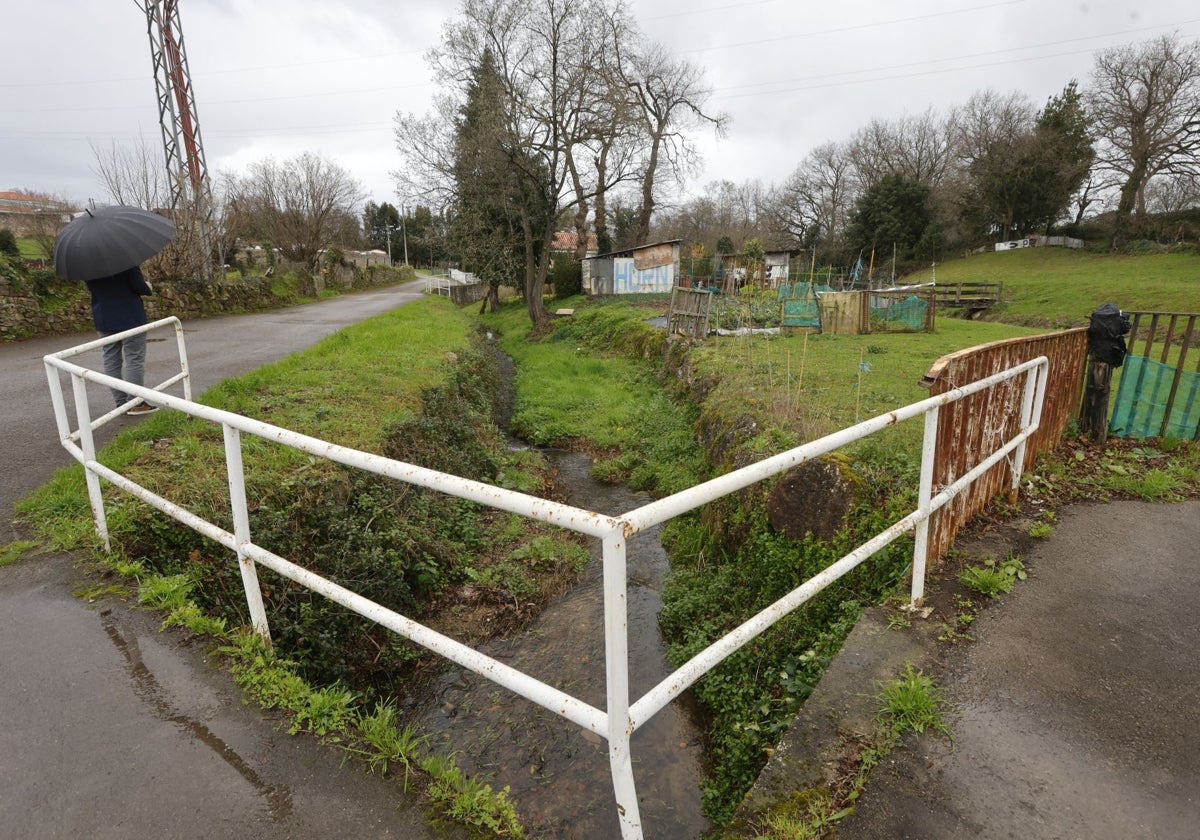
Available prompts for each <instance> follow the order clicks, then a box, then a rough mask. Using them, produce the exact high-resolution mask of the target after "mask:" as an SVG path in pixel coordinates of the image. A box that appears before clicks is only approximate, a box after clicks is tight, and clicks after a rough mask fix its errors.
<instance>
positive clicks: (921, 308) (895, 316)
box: [871, 295, 929, 332]
mask: <svg viewBox="0 0 1200 840" xmlns="http://www.w3.org/2000/svg"><path fill="white" fill-rule="evenodd" d="M928 309H929V304H928V303H927V302H926V301H924V300H922V299H921V298H919V297H917V296H916V295H909V296H908V297H906V298H903V299H902V300H895V299H893V298H885V297H873V298H872V304H871V329H872V330H873V331H877V332H883V331H885V330H913V331H914V332H916V331H919V330H923V329H925V313H926V311H927V310H928Z"/></svg>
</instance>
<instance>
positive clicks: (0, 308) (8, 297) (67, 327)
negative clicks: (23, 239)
mask: <svg viewBox="0 0 1200 840" xmlns="http://www.w3.org/2000/svg"><path fill="white" fill-rule="evenodd" d="M295 277H296V282H295V283H294V284H293V286H292V287H291V288H288V287H287V286H286V285H284V284H279V283H277V282H275V280H274V279H273V278H270V277H261V276H251V277H245V278H242V279H240V280H233V281H228V282H223V283H209V284H202V285H201V284H194V283H186V284H176V283H173V282H171V281H159V282H155V283H154V284H153V285H154V291H155V294H153V295H151V296H149V297H147V298H146V299H145V301H146V314H147V315H148V316H149V318H150V320H151V321H154V320H157V319H159V318H165V317H167V316H168V315H174V316H176V317H178V318H183V319H187V318H203V317H208V316H213V315H232V314H237V313H242V312H259V311H263V310H269V309H278V308H280V307H283V306H289V305H292V304H296V303H300V302H301V301H302V300H303V299H305V298H313V297H316V296H317V295H319V294H321V293H323V292H326V291H334V292H336V293H343V292H352V291H357V290H360V289H367V288H374V287H378V286H390V285H394V284H396V283H399V282H403V281H405V280H411V279H413V277H411V276H408V275H407V274H405V273H404V272H400V271H396V270H394V269H389V268H386V267H384V266H372V267H370V268H368V269H366V270H358V271H355V270H353V269H351V268H337V269H333V270H331V271H329V272H326V273H324V274H322V275H319V276H317V277H312V276H310V275H308V274H301V273H296V275H295ZM93 329H95V328H94V326H93V324H92V310H91V299H90V297H89V296H88V292H87V286H86V285H85V284H83V283H76V282H70V281H63V280H58V279H55V280H53V281H49V282H39V281H38V280H37V279H36V278H35V279H31V280H28V281H25V282H22V283H21V284H19V285H15V284H13V283H11V282H7V281H6V280H5V279H4V278H2V277H0V342H5V343H7V342H14V341H23V340H24V339H27V338H41V337H45V336H52V335H73V334H75V333H81V332H89V331H92V330H93Z"/></svg>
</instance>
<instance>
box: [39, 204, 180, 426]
mask: <svg viewBox="0 0 1200 840" xmlns="http://www.w3.org/2000/svg"><path fill="white" fill-rule="evenodd" d="M174 235H175V225H174V224H172V223H171V221H170V220H169V219H165V218H163V217H162V216H160V215H158V214H157V213H151V212H149V211H147V210H142V209H140V208H137V207H102V208H99V209H97V210H86V211H85V212H84V213H83V214H81V215H79V216H78V217H76V218H75V219H73V220H72V221H71V223H70V224H68V225H67V226H66V227H65V228H63V230H62V232H61V233H59V235H58V238H57V239H56V240H55V242H54V270H55V271H56V272H57V274H58V276H59V277H62V278H64V279H67V280H83V281H84V282H86V283H87V287H88V291H89V292H91V295H92V320H93V322H94V323H95V325H96V330H97V331H98V332H99V333H100V335H101V336H104V337H107V336H110V335H113V334H114V333H119V332H124V331H125V330H129V329H133V328H134V327H140V326H142V325H144V324H146V323H148V319H147V317H146V307H145V304H144V303H143V302H142V298H143V297H145V296H146V295H149V294H153V291H154V290H153V289H152V288H151V286H150V284H149V283H148V282H146V278H145V277H143V276H142V270H141V267H140V266H141V263H142V262H143V261H145V260H147V259H149V258H150V257H152V256H154V255H155V254H157V253H158V252H159V251H161V250H162V249H163V248H164V247H165V246H166V244H167V243H168V242H169V241H171V237H172V236H174ZM103 352H104V373H105V374H106V375H108V376H111V377H113V378H115V379H124V380H125V381H126V382H132V383H133V384H134V385H142V384H144V376H145V363H146V334H145V333H140V334H138V335H135V336H132V337H130V338H125V339H122V340H120V341H114V342H112V343H110V344H107V345H105V347H104V351H103ZM112 395H113V400H114V401H115V402H116V404H117V407H118V408H120V407H121V406H123V405H125V403H127V402H129V401H130V400H132V399H133V397H131V396H130V395H129V394H127V393H125V392H124V391H121V390H118V389H116V388H113V389H112ZM157 410H158V407H157V406H154V405H149V404H147V403H141V404H139V405H136V406H134V407H133V408H131V409H129V411H128V413H129V414H132V415H140V414H150V413H151V412H154V411H157Z"/></svg>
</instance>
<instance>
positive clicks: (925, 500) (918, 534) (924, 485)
mask: <svg viewBox="0 0 1200 840" xmlns="http://www.w3.org/2000/svg"><path fill="white" fill-rule="evenodd" d="M940 410H941V409H940V406H936V405H935V406H934V407H933V408H931V409H929V411H928V412H926V413H925V436H924V438H923V440H922V443H921V479H920V484H919V485H918V487H917V513H918V514H919V515H920V517H921V518H920V520H918V522H917V526H916V528H915V530H914V533H913V562H912V590H911V591H912V604H913V605H914V606H915V605H916V604H917V602H918V601H920V600H921V598H923V597H924V596H925V561H926V559H927V555H928V552H929V518H930V517H931V516H932V515H933V511H932V510H931V508H930V500H931V499H932V498H933V463H934V459H935V457H936V455H937V436H938V414H939V412H940Z"/></svg>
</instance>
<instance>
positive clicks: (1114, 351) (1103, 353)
mask: <svg viewBox="0 0 1200 840" xmlns="http://www.w3.org/2000/svg"><path fill="white" fill-rule="evenodd" d="M1128 333H1129V317H1128V316H1127V315H1126V314H1125V313H1124V312H1122V311H1121V310H1120V309H1118V308H1117V305H1116V304H1115V303H1105V304H1101V305H1100V306H1098V307H1096V311H1095V312H1093V313H1092V318H1091V323H1090V324H1089V325H1088V353H1089V354H1090V355H1091V357H1092V358H1093V359H1096V360H1097V361H1100V362H1105V363H1107V364H1110V365H1112V366H1113V367H1120V366H1121V363H1122V362H1124V361H1125V353H1126V352H1127V351H1126V349H1125V336H1126V335H1127V334H1128Z"/></svg>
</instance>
